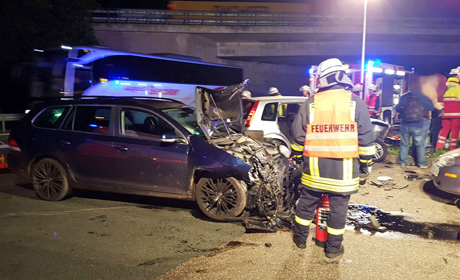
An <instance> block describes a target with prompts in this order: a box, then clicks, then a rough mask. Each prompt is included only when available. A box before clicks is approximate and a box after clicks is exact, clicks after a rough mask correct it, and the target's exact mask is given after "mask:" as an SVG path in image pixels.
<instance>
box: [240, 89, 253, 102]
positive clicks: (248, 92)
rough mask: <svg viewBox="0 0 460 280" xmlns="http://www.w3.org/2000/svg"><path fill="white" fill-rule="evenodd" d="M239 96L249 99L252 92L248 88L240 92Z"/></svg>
mask: <svg viewBox="0 0 460 280" xmlns="http://www.w3.org/2000/svg"><path fill="white" fill-rule="evenodd" d="M241 97H242V98H243V100H248V99H251V97H252V94H251V92H250V91H249V90H245V91H243V92H242V93H241Z"/></svg>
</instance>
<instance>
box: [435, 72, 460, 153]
mask: <svg viewBox="0 0 460 280" xmlns="http://www.w3.org/2000/svg"><path fill="white" fill-rule="evenodd" d="M454 70H456V69H454ZM452 71H453V70H452ZM452 71H451V73H452ZM454 74H456V73H454ZM458 77H459V75H457V76H455V77H450V78H449V79H447V83H446V85H447V91H446V93H445V94H444V114H443V116H442V129H441V131H440V132H439V136H438V142H437V143H436V149H442V148H443V147H444V144H445V143H446V140H447V137H448V136H449V132H451V135H450V145H449V149H450V150H454V149H457V139H458V134H459V130H460V79H459V78H458Z"/></svg>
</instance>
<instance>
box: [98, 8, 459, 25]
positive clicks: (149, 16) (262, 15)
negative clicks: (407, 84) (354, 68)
mask: <svg viewBox="0 0 460 280" xmlns="http://www.w3.org/2000/svg"><path fill="white" fill-rule="evenodd" d="M92 17H93V22H95V23H129V24H136V23H137V24H181V25H227V26H235V25H236V26H338V27H339V26H346V27H347V28H350V27H360V26H361V27H362V26H363V21H362V18H356V17H350V18H344V17H340V18H339V17H337V16H327V15H312V14H306V13H266V12H257V13H255V12H213V11H176V10H174V11H171V10H127V9H117V10H115V9H112V10H111V9H106V10H94V11H92ZM367 26H369V27H392V28H447V29H458V28H460V27H459V26H460V19H447V18H371V19H368V20H367Z"/></svg>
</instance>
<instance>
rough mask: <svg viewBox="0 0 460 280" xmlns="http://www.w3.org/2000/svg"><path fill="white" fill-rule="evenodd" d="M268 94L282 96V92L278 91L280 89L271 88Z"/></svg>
mask: <svg viewBox="0 0 460 280" xmlns="http://www.w3.org/2000/svg"><path fill="white" fill-rule="evenodd" d="M268 94H270V95H277V94H280V92H279V91H278V89H277V88H276V87H271V88H270V89H269V90H268Z"/></svg>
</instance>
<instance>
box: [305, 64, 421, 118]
mask: <svg viewBox="0 0 460 280" xmlns="http://www.w3.org/2000/svg"><path fill="white" fill-rule="evenodd" d="M344 66H345V68H346V73H347V75H348V77H350V79H351V81H352V82H353V85H354V87H353V93H354V94H356V95H358V96H360V97H361V98H362V99H363V100H366V97H367V96H368V95H369V85H371V84H374V85H376V86H377V88H378V89H377V91H376V93H377V94H379V96H380V108H379V109H380V119H382V120H383V121H385V122H387V123H389V124H394V122H395V120H396V111H395V110H394V106H395V105H396V104H398V102H399V97H400V96H401V95H402V94H403V93H405V92H406V91H408V90H409V89H408V87H409V78H410V76H411V74H413V73H414V72H413V71H406V70H405V69H404V67H403V66H398V65H393V64H387V63H382V62H381V61H380V60H369V61H368V62H367V63H366V65H365V67H364V71H365V73H364V84H361V81H360V78H361V65H359V64H358V65H349V64H344ZM309 72H310V88H311V90H312V93H314V92H316V88H317V82H318V78H319V77H318V66H312V67H311V69H310V71H309Z"/></svg>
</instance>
